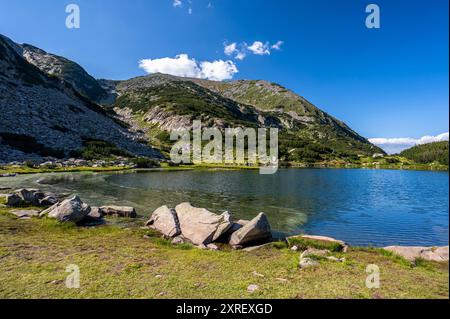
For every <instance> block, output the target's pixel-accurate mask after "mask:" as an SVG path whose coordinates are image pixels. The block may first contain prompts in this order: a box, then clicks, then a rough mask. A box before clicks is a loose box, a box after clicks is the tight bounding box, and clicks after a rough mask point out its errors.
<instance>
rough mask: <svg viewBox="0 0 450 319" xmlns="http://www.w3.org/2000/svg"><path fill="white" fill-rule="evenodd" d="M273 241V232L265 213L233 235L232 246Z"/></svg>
mask: <svg viewBox="0 0 450 319" xmlns="http://www.w3.org/2000/svg"><path fill="white" fill-rule="evenodd" d="M271 239H272V231H271V229H270V224H269V221H268V219H267V216H266V215H265V214H264V213H260V214H259V215H258V216H256V217H255V218H254V219H252V220H251V221H250V222H248V223H246V224H245V225H244V226H243V227H242V228H240V229H238V230H237V231H235V232H234V233H233V234H232V235H231V239H230V245H232V246H244V245H249V244H252V243H261V242H264V241H270V240H271Z"/></svg>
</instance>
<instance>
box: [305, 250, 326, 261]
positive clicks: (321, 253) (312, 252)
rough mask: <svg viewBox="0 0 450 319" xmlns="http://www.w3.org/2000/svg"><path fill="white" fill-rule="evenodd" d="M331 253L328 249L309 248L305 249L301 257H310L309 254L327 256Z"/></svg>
mask: <svg viewBox="0 0 450 319" xmlns="http://www.w3.org/2000/svg"><path fill="white" fill-rule="evenodd" d="M329 253H330V251H329V250H328V249H315V248H308V249H307V250H305V251H304V252H303V253H302V254H301V255H300V259H303V258H306V257H309V256H318V257H325V256H327V255H328V254H329Z"/></svg>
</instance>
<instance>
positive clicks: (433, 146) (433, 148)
mask: <svg viewBox="0 0 450 319" xmlns="http://www.w3.org/2000/svg"><path fill="white" fill-rule="evenodd" d="M399 155H400V156H403V157H406V158H407V159H410V160H412V161H414V162H417V163H422V164H429V163H433V162H438V163H440V164H442V165H448V155H449V142H448V141H444V142H435V143H429V144H422V145H416V146H414V147H411V148H409V149H407V150H404V151H403V152H401V153H400V154H399Z"/></svg>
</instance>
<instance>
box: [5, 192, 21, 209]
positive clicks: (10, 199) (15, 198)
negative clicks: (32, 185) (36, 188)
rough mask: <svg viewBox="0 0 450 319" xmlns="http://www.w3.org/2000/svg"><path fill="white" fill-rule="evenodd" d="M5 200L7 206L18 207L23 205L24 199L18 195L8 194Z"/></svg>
mask: <svg viewBox="0 0 450 319" xmlns="http://www.w3.org/2000/svg"><path fill="white" fill-rule="evenodd" d="M5 198H6V205H7V206H17V205H20V204H21V203H22V198H20V197H19V195H17V194H6V196H5Z"/></svg>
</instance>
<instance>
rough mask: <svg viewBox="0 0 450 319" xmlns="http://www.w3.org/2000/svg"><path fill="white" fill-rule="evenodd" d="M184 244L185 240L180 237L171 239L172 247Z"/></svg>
mask: <svg viewBox="0 0 450 319" xmlns="http://www.w3.org/2000/svg"><path fill="white" fill-rule="evenodd" d="M184 243H185V240H184V238H183V237H182V236H177V237H174V238H173V239H172V245H181V244H184Z"/></svg>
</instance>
